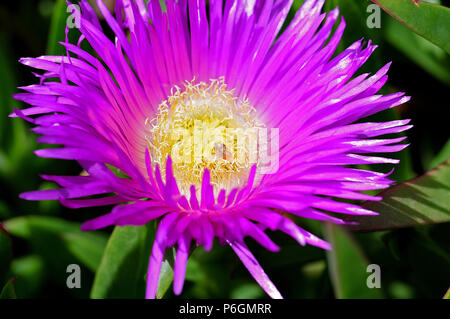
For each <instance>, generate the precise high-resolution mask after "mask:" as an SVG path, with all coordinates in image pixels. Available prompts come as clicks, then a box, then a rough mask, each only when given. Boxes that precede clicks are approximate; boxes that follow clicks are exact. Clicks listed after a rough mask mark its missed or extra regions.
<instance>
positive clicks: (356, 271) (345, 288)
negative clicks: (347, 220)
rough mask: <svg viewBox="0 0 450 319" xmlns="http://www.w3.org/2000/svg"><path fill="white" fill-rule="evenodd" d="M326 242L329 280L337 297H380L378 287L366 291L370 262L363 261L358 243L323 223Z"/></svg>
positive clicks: (342, 230) (334, 227)
mask: <svg viewBox="0 0 450 319" xmlns="http://www.w3.org/2000/svg"><path fill="white" fill-rule="evenodd" d="M324 228H325V229H324V233H325V237H326V239H327V240H328V241H329V242H330V244H331V245H332V250H330V251H327V259H328V266H329V272H330V277H331V281H332V284H333V289H334V293H335V296H336V298H339V299H347V298H358V299H365V298H371V299H372V298H381V297H382V293H381V291H380V289H379V288H369V287H368V286H367V278H368V277H369V276H370V275H371V273H370V272H367V266H368V265H369V262H368V261H367V260H366V257H365V256H364V254H363V252H362V250H361V248H360V247H359V245H358V243H357V242H356V241H355V240H354V238H353V237H352V236H351V234H349V233H347V232H346V231H345V230H344V229H343V228H341V227H339V226H336V225H332V224H328V223H327V224H325V226H324Z"/></svg>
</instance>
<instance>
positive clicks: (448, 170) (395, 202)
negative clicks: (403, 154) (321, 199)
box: [346, 160, 450, 231]
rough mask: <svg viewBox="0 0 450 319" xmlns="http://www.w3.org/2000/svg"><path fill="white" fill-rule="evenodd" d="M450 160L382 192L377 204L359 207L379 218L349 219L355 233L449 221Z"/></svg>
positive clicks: (351, 217) (350, 227) (362, 217)
mask: <svg viewBox="0 0 450 319" xmlns="http://www.w3.org/2000/svg"><path fill="white" fill-rule="evenodd" d="M449 190H450V160H448V161H446V162H445V163H443V164H442V165H440V166H438V167H437V168H435V169H433V170H431V171H429V172H427V173H426V174H424V175H422V176H420V177H417V178H414V179H412V180H410V181H407V182H404V183H401V184H398V185H395V186H393V187H391V188H389V189H388V190H386V191H384V192H382V193H381V194H380V196H382V197H383V200H382V201H380V202H366V203H364V204H363V205H362V206H363V207H364V208H366V209H370V210H373V211H376V212H378V213H379V215H378V216H349V217H347V218H346V220H347V221H348V222H357V223H359V224H358V225H350V226H347V227H348V229H349V230H354V231H372V230H382V229H392V228H400V227H411V226H417V225H423V224H436V223H444V222H449V221H450V201H449Z"/></svg>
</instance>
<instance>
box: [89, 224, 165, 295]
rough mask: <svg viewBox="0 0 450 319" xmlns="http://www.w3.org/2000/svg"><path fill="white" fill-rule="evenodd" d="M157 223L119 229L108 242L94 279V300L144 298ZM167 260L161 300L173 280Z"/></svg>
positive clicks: (161, 288) (161, 286)
mask: <svg viewBox="0 0 450 319" xmlns="http://www.w3.org/2000/svg"><path fill="white" fill-rule="evenodd" d="M154 237H155V223H154V222H152V223H149V224H147V225H144V226H140V227H135V226H121V227H116V228H115V229H114V231H113V233H112V235H111V237H110V239H109V241H108V244H107V246H106V249H105V252H104V254H103V257H102V261H101V263H100V267H99V268H98V271H97V273H96V276H95V280H94V284H93V287H92V290H91V298H95V299H100V298H143V297H144V296H145V280H146V273H147V266H148V262H149V258H150V253H151V248H152V245H153V240H154ZM171 273H172V271H171V267H170V265H169V264H167V262H166V261H165V262H164V263H163V267H162V273H161V275H160V281H159V288H158V293H157V296H158V298H161V297H162V296H163V295H164V293H165V291H166V290H167V288H168V287H169V285H170V283H171V282H172V279H173V273H172V275H171Z"/></svg>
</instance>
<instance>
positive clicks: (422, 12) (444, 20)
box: [372, 0, 450, 53]
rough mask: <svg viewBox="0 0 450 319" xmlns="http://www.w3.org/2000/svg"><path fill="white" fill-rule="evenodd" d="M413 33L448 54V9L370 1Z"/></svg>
mask: <svg viewBox="0 0 450 319" xmlns="http://www.w3.org/2000/svg"><path fill="white" fill-rule="evenodd" d="M372 1H373V2H375V3H376V4H378V5H379V6H380V7H382V8H383V9H384V10H385V11H386V12H387V13H389V14H390V15H391V16H393V17H394V18H395V19H397V20H398V21H400V22H401V23H403V24H404V25H405V26H407V27H408V28H409V29H411V30H412V31H414V32H415V33H417V34H419V35H421V36H423V37H424V38H425V39H428V40H430V41H431V42H433V43H434V44H436V45H437V46H439V47H441V48H442V49H444V50H445V51H446V52H447V53H450V36H449V33H448V30H449V28H450V9H449V8H446V7H444V6H439V5H436V4H432V3H427V2H424V1H418V2H417V3H415V2H414V1H412V0H372Z"/></svg>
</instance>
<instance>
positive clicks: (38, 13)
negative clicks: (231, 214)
mask: <svg viewBox="0 0 450 319" xmlns="http://www.w3.org/2000/svg"><path fill="white" fill-rule="evenodd" d="M112 2H113V1H110V3H112ZM301 2H302V1H296V2H295V5H294V8H293V9H292V12H291V13H290V19H291V18H292V16H293V14H294V13H295V10H296V9H297V8H298V7H299V5H300V4H301ZM432 2H434V3H437V4H442V5H447V6H448V4H447V3H444V2H443V1H432ZM369 4H370V2H369V1H367V0H366V1H362V0H331V1H330V0H327V1H326V5H325V9H326V10H327V11H330V10H331V9H332V8H334V7H336V6H339V8H340V11H341V14H342V15H343V16H344V18H345V20H346V22H347V28H346V32H345V33H344V38H343V40H342V42H341V45H340V47H339V51H340V50H342V49H343V48H345V47H347V46H348V45H350V44H351V43H353V42H354V41H356V40H359V39H360V38H362V37H364V38H365V39H367V40H368V39H371V40H372V41H373V42H374V43H376V44H378V49H377V50H376V51H375V53H374V54H373V56H372V57H371V58H370V60H369V61H368V62H367V63H366V64H365V66H364V67H363V69H362V70H360V73H364V72H372V73H375V72H376V71H377V70H378V69H379V68H381V67H382V66H383V65H384V64H386V63H388V62H389V61H392V62H393V64H392V67H391V70H390V72H389V76H390V77H389V80H388V83H387V84H386V85H385V87H384V88H383V89H382V93H390V92H394V91H404V92H406V94H407V95H410V96H412V99H411V101H410V102H408V103H406V104H404V105H402V106H400V107H398V108H396V109H395V110H389V111H385V112H383V113H380V114H378V115H376V116H374V117H373V118H372V119H371V120H374V121H388V120H394V119H400V118H401V119H407V118H409V119H412V124H413V125H414V127H413V128H412V129H411V130H409V131H407V133H406V134H407V136H408V141H409V143H411V146H410V147H409V148H407V149H406V150H404V151H402V152H401V153H399V154H397V155H396V156H398V158H400V159H401V163H400V165H399V166H397V167H396V170H395V172H394V174H393V175H392V177H393V178H394V179H395V180H396V181H398V182H403V181H406V180H409V179H411V178H414V177H416V176H419V175H422V174H423V173H425V172H427V171H429V170H431V169H433V168H434V167H436V166H437V165H438V164H440V163H441V162H443V161H444V160H446V159H447V158H448V157H450V140H449V137H450V134H449V125H450V124H449V114H450V112H449V107H450V105H449V95H448V92H449V90H450V58H449V55H448V54H447V53H446V52H445V51H444V50H443V49H441V48H439V47H438V46H436V45H434V44H432V43H431V42H429V41H428V40H425V39H424V38H422V37H420V36H418V35H416V34H415V33H413V32H411V31H409V30H408V29H407V28H406V27H404V26H403V25H402V24H400V23H399V22H397V21H396V20H394V19H393V18H392V17H390V16H389V15H387V14H386V13H384V12H382V15H381V27H380V28H373V29H370V28H368V27H367V23H366V22H367V18H368V16H369V13H368V12H367V6H368V5H369ZM67 17H68V13H67V12H66V4H65V1H59V0H20V1H2V2H1V4H0V188H1V193H0V194H1V195H0V221H1V224H0V225H1V228H0V290H1V287H5V288H3V296H10V297H11V296H13V295H15V296H17V298H53V297H57V298H88V297H90V296H91V297H124V298H128V297H129V298H135V297H137V298H142V297H143V291H144V290H143V289H144V284H145V282H144V275H145V268H146V265H145V263H146V262H147V261H148V256H149V252H150V247H151V240H150V239H149V240H145V239H142V238H141V237H142V236H144V237H145V236H150V235H149V234H151V232H152V227H154V225H149V226H147V229H146V230H145V231H142V232H140V231H134V230H129V234H128V235H127V236H128V237H126V236H123V237H122V240H123V241H124V244H125V245H128V246H129V247H130V249H128V250H127V252H124V253H123V254H122V255H121V256H120V258H121V259H120V260H121V263H120V264H118V266H117V269H115V270H114V271H115V277H114V278H113V279H109V283H108V284H107V285H106V286H105V287H97V288H95V289H92V287H93V284H94V279H95V273H96V271H98V269H99V268H102V267H105V266H104V264H106V263H107V261H105V260H103V261H102V256H103V253H104V251H105V247H106V245H107V241H108V238H109V236H110V234H111V232H112V231H113V229H112V228H110V229H106V230H104V231H97V232H91V233H82V232H80V231H79V227H80V225H81V222H82V221H84V220H87V219H89V218H93V217H94V216H98V215H100V214H103V213H107V212H108V211H109V208H87V209H80V210H70V209H67V208H64V207H62V206H61V205H60V204H59V202H56V201H43V202H27V201H24V200H21V199H19V197H18V195H19V194H20V193H21V192H24V191H29V190H34V189H47V188H53V187H55V185H53V184H52V183H49V182H43V181H42V179H40V177H39V174H55V175H70V174H79V173H80V166H79V165H78V164H77V163H76V162H73V161H62V160H51V159H42V158H38V157H36V156H35V155H34V153H33V150H35V149H37V148H38V145H37V143H36V141H35V140H36V136H35V135H34V134H33V133H32V132H30V130H29V129H30V127H31V126H30V125H29V124H28V123H25V122H24V121H23V120H20V119H11V118H8V114H10V113H11V112H12V111H13V109H14V108H19V109H20V108H23V107H24V105H22V104H21V103H20V102H18V101H15V100H13V99H12V98H11V95H12V94H14V93H17V92H18V91H19V90H18V89H17V87H19V86H25V85H29V84H34V83H37V82H38V79H37V78H36V77H35V76H34V75H33V74H32V71H33V70H31V69H29V68H27V67H25V66H23V65H21V64H19V62H18V60H19V58H21V57H36V56H40V55H54V54H61V53H63V52H64V51H63V50H62V47H61V46H59V45H58V44H57V42H58V41H61V40H63V39H64V27H65V23H66V19H67ZM76 32H77V31H76V30H73V31H71V33H72V34H75V35H76ZM377 169H378V170H379V171H383V172H388V171H389V170H390V168H389V167H388V166H386V167H382V166H381V167H380V166H378V167H377ZM442 200H444V201H446V203H444V204H445V205H446V206H447V207H448V206H449V201H450V199H449V197H446V198H443V199H442ZM298 223H299V224H301V225H303V226H304V227H305V228H306V229H307V230H309V231H312V232H314V233H316V234H317V235H322V236H325V237H326V239H328V240H331V241H332V242H333V243H334V244H336V247H335V248H336V254H327V253H326V252H325V251H323V250H320V249H318V248H314V247H300V246H298V245H297V243H295V242H293V240H291V239H289V238H287V237H286V236H283V235H281V234H274V240H275V242H277V243H278V244H280V245H281V247H282V250H281V252H279V253H277V254H274V253H270V252H267V251H265V250H264V249H263V248H260V247H259V246H258V245H256V244H255V243H253V242H250V241H249V243H248V244H249V245H250V248H251V249H252V250H253V252H254V254H255V256H256V257H257V258H258V260H259V262H260V264H261V265H262V266H263V267H264V268H265V270H266V271H267V273H268V275H269V276H270V277H271V279H272V281H273V282H274V283H275V284H276V285H277V286H278V288H279V290H280V291H281V292H282V293H283V295H284V296H285V297H288V298H442V297H443V296H444V294H445V293H446V291H447V289H448V288H449V286H450V271H449V269H450V241H449V236H448V235H449V231H450V225H449V223H441V224H435V225H420V226H416V227H408V228H401V229H394V230H382V231H375V232H358V233H352V234H351V235H350V234H348V233H344V232H341V231H340V230H337V229H332V228H327V227H325V228H324V227H323V225H321V223H316V222H312V221H308V220H303V219H299V220H298ZM116 237H117V236H116ZM145 238H147V237H145ZM149 241H150V242H149ZM104 259H105V258H104ZM69 264H78V265H80V267H81V274H82V276H81V278H82V281H81V288H80V289H69V288H68V287H67V285H66V279H67V276H68V273H67V272H66V269H67V265H69ZM102 264H103V265H102ZM169 264H170V263H169ZM368 264H377V265H380V267H381V281H382V285H381V289H368V288H367V287H366V285H365V278H366V277H367V276H368V273H367V272H366V269H365V267H366V266H367V265H368ZM166 266H167V267H168V268H167V269H169V268H170V265H166ZM164 269H166V268H164ZM349 273H350V275H349ZM102 276H103V275H102ZM167 276H168V277H169V278H170V271H169V272H168V275H167ZM163 277H164V276H163ZM102 278H104V277H102ZM164 278H165V277H164ZM105 280H106V281H108V279H105ZM105 280H101V281H102V283H103V282H104V281H105ZM97 281H100V279H98V280H97ZM167 282H168V284H167V285H169V284H170V279H169V280H168V281H167ZM99 285H100V286H101V284H98V285H97V286H99ZM163 291H165V289H163ZM161 296H162V294H161ZM164 297H165V298H172V297H174V296H173V295H172V292H171V289H168V290H167V292H166V293H165V295H164ZM185 297H190V298H192V297H197V298H265V294H264V293H263V291H262V290H261V289H260V288H259V286H258V285H257V284H256V283H255V282H254V281H253V279H252V278H251V276H250V275H249V273H248V272H247V270H246V269H245V268H244V267H243V266H242V265H241V263H240V261H239V260H238V258H237V257H236V256H235V255H234V254H233V252H232V251H231V249H229V248H227V247H221V246H219V245H217V244H216V245H215V247H214V249H213V250H212V252H211V253H205V252H204V251H203V249H202V248H198V249H196V250H195V251H194V253H193V256H192V258H191V259H190V261H189V264H188V272H187V281H186V284H185V289H184V293H183V295H182V296H181V298H185Z"/></svg>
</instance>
